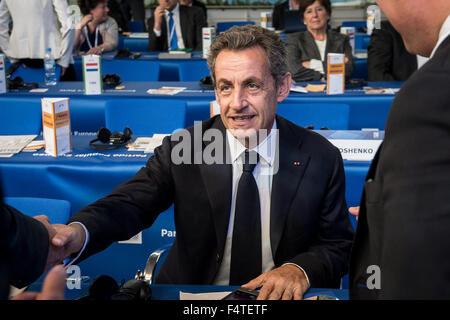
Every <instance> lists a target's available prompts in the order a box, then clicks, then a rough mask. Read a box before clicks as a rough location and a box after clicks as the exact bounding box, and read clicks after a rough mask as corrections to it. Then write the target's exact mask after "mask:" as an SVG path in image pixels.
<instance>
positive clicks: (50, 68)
mask: <svg viewBox="0 0 450 320" xmlns="http://www.w3.org/2000/svg"><path fill="white" fill-rule="evenodd" d="M44 68H45V84H46V85H47V86H54V85H55V84H56V83H57V80H56V65H55V60H54V59H53V58H52V49H50V48H47V49H46V50H45V56H44Z"/></svg>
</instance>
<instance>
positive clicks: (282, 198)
mask: <svg viewBox="0 0 450 320" xmlns="http://www.w3.org/2000/svg"><path fill="white" fill-rule="evenodd" d="M277 127H278V129H279V132H278V133H279V149H278V152H279V153H278V161H279V167H278V172H277V174H275V175H274V177H273V181H272V195H271V205H270V242H271V247H272V256H273V257H275V253H276V251H277V249H278V245H279V243H280V240H281V237H282V235H283V230H284V227H285V222H286V217H287V215H288V213H289V210H290V207H291V205H292V201H293V199H294V196H295V194H296V193H297V189H298V187H299V185H300V182H301V180H302V178H303V175H304V173H305V170H306V167H307V166H308V163H309V158H310V156H309V155H308V154H303V153H302V152H301V150H300V147H301V144H302V137H301V135H299V134H298V133H297V132H296V130H291V129H290V128H289V124H288V123H287V122H286V120H284V119H283V118H281V117H279V116H277Z"/></svg>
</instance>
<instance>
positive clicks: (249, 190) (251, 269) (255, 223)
mask: <svg viewBox="0 0 450 320" xmlns="http://www.w3.org/2000/svg"><path fill="white" fill-rule="evenodd" d="M251 152H252V153H253V155H252V156H250V153H249V151H248V150H245V156H244V164H243V171H242V175H241V178H240V179H239V184H238V190H237V195H236V207H235V211H234V226H233V240H232V244H231V246H232V248H231V265H230V285H242V284H244V283H247V282H248V281H250V280H251V279H254V278H256V277H257V276H259V275H260V274H261V271H262V267H261V265H262V253H261V209H260V204H259V191H258V186H257V185H256V181H255V178H254V177H253V169H255V167H256V164H257V162H258V161H257V156H256V154H255V152H254V151H251ZM249 158H250V160H253V161H251V162H253V163H254V164H250V163H249V160H248V159H249ZM255 160H256V161H255Z"/></svg>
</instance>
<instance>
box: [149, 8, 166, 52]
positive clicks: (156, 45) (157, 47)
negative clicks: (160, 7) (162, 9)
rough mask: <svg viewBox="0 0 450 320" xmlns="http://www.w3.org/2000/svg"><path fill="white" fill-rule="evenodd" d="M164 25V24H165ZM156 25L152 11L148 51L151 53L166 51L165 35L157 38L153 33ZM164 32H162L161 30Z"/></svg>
mask: <svg viewBox="0 0 450 320" xmlns="http://www.w3.org/2000/svg"><path fill="white" fill-rule="evenodd" d="M163 23H164V22H163ZM154 24H155V18H154V14H153V11H152V16H151V17H150V18H149V19H148V50H149V51H164V42H163V41H164V38H165V37H164V35H163V34H162V33H161V36H159V37H157V36H156V34H155V33H154V32H153V25H154ZM161 31H162V30H161Z"/></svg>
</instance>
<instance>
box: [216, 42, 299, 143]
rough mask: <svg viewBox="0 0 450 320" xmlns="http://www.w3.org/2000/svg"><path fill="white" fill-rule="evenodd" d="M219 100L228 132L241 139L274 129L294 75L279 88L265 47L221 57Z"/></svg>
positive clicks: (217, 72)
mask: <svg viewBox="0 0 450 320" xmlns="http://www.w3.org/2000/svg"><path fill="white" fill-rule="evenodd" d="M215 78H216V87H215V93H216V100H217V102H218V103H219V105H220V116H221V118H222V121H223V123H224V125H225V127H226V128H227V129H229V130H230V131H231V133H232V134H233V135H234V136H235V137H236V138H238V139H242V138H248V137H249V136H253V135H254V133H255V132H258V130H259V129H267V130H268V131H267V132H269V131H270V129H271V128H272V125H273V121H274V119H275V112H276V110H277V103H278V102H281V101H283V100H284V98H286V97H287V95H289V87H290V81H291V78H290V74H289V73H286V75H285V76H284V78H283V80H282V81H281V83H280V84H279V86H278V88H276V87H275V80H274V79H273V77H272V75H271V74H270V71H269V65H268V60H267V57H266V53H265V52H264V50H263V49H262V48H261V47H253V48H250V49H245V50H239V51H231V50H223V51H221V52H220V53H219V55H218V56H217V59H216V64H215Z"/></svg>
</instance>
